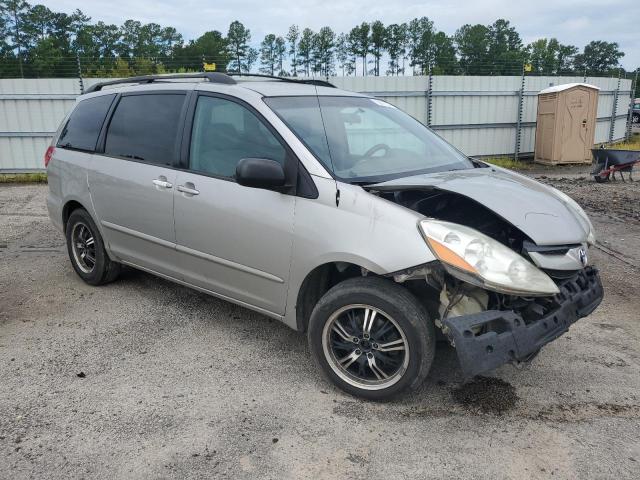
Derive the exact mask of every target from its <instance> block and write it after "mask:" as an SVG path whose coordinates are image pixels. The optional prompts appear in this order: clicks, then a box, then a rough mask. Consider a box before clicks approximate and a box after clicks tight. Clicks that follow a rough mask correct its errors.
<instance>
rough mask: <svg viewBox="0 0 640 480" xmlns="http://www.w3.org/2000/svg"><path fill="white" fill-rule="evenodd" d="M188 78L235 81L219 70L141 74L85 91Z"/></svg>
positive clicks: (214, 81)
mask: <svg viewBox="0 0 640 480" xmlns="http://www.w3.org/2000/svg"><path fill="white" fill-rule="evenodd" d="M185 78H186V79H189V78H205V79H207V80H209V81H210V82H212V83H224V84H226V85H234V84H235V83H236V81H235V80H234V79H233V78H231V77H230V76H229V75H226V74H224V73H219V72H200V73H174V74H168V75H141V76H139V77H128V78H119V79H117V80H109V81H107V82H99V83H96V84H95V85H92V86H91V87H89V88H88V89H87V90H86V91H85V93H91V92H99V91H100V90H102V88H103V87H107V86H110V85H120V84H125V83H153V82H155V81H158V80H180V79H185Z"/></svg>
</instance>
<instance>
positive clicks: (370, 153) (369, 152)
mask: <svg viewBox="0 0 640 480" xmlns="http://www.w3.org/2000/svg"><path fill="white" fill-rule="evenodd" d="M380 150H384V151H385V155H386V154H387V153H389V151H390V150H391V147H390V146H389V145H387V144H386V143H378V144H377V145H374V146H373V147H371V148H370V149H369V150H367V151H366V152H365V153H364V157H372V156H373V155H374V154H375V153H377V152H379V151H380Z"/></svg>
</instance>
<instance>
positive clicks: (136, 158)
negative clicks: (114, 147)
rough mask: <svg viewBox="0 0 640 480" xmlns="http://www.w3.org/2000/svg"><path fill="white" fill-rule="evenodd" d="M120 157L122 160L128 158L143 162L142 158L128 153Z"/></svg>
mask: <svg viewBox="0 0 640 480" xmlns="http://www.w3.org/2000/svg"><path fill="white" fill-rule="evenodd" d="M120 156H121V157H123V158H130V159H132V160H141V161H143V162H144V158H142V157H139V156H138V155H131V154H129V153H125V154H122V155H120Z"/></svg>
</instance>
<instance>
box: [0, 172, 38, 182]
mask: <svg viewBox="0 0 640 480" xmlns="http://www.w3.org/2000/svg"><path fill="white" fill-rule="evenodd" d="M0 183H47V174H46V173H41V172H35V173H0Z"/></svg>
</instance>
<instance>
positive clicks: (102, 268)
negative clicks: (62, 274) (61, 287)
mask: <svg viewBox="0 0 640 480" xmlns="http://www.w3.org/2000/svg"><path fill="white" fill-rule="evenodd" d="M66 237H67V251H68V253H69V259H70V260H71V265H73V269H74V270H75V271H76V273H77V274H78V275H79V276H80V278H82V279H83V280H84V281H85V282H86V283H88V284H89V285H102V284H104V283H108V282H111V281H113V280H115V279H116V277H117V276H118V274H119V273H120V264H119V263H117V262H114V261H112V260H111V259H110V258H109V256H108V255H107V252H106V251H105V249H104V242H103V240H102V236H101V235H100V232H99V231H98V228H97V227H96V224H95V223H94V222H93V219H92V218H91V215H89V213H88V212H87V211H86V210H83V209H77V210H74V211H73V212H72V213H71V215H70V216H69V220H68V221H67V227H66Z"/></svg>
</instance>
